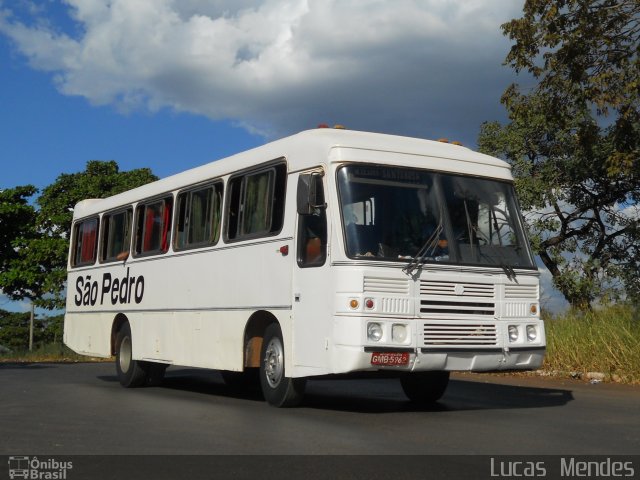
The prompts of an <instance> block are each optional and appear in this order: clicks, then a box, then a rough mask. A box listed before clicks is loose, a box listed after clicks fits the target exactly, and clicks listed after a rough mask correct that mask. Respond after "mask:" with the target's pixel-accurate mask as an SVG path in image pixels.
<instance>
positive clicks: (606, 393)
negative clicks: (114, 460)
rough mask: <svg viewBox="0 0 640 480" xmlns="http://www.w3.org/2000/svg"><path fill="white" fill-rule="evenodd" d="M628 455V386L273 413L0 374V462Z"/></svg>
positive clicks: (164, 389)
mask: <svg viewBox="0 0 640 480" xmlns="http://www.w3.org/2000/svg"><path fill="white" fill-rule="evenodd" d="M638 452H640V388H638V387H628V386H621V385H608V384H598V385H590V384H585V383H582V382H579V381H571V380H567V381H553V380H546V379H538V378H523V377H499V378H494V377H489V376H484V375H483V376H475V375H456V376H454V377H453V379H452V381H451V383H450V385H449V389H448V390H447V393H446V394H445V396H444V397H443V398H442V400H441V401H440V403H439V404H438V405H437V406H436V407H435V408H433V409H420V408H416V407H415V406H414V405H412V404H411V403H409V402H408V401H407V400H406V399H405V397H404V395H403V393H402V390H401V389H400V386H399V384H398V383H397V381H395V380H317V381H309V382H308V384H307V396H306V398H305V402H304V403H303V405H302V406H301V407H299V408H295V409H276V408H273V407H270V406H268V405H267V404H266V403H264V402H263V401H261V400H259V399H257V398H251V397H250V396H247V395H242V394H239V393H236V392H234V391H233V390H231V389H230V388H229V387H227V386H226V385H225V384H224V383H223V381H222V379H221V377H220V375H219V374H218V373H217V372H213V371H207V370H198V369H180V368H177V367H172V368H170V369H169V370H168V371H167V376H166V378H165V382H164V383H163V385H161V386H158V387H148V388H142V389H124V388H122V387H121V386H120V385H119V383H118V382H117V379H116V377H115V368H114V365H113V364H112V363H98V364H90V363H86V364H33V365H15V364H4V365H0V455H15V454H26V453H29V454H33V453H37V454H47V455H77V454H100V455H103V454H137V455H143V454H152V455H164V454H265V455H272V454H281V455H285V454H312V455H315V454H412V455H413V454H487V455H525V454H536V455H562V454H569V455H597V454H599V455H603V454H605V455H606V454H618V455H631V454H636V455H637V454H638Z"/></svg>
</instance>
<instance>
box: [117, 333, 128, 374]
mask: <svg viewBox="0 0 640 480" xmlns="http://www.w3.org/2000/svg"><path fill="white" fill-rule="evenodd" d="M119 362H120V370H122V371H123V372H128V371H129V367H130V366H131V338H129V337H124V338H123V339H122V343H120V357H119Z"/></svg>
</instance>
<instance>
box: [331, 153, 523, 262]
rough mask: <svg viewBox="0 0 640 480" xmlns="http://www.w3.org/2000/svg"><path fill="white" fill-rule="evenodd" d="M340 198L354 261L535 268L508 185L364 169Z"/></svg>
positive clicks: (342, 173)
mask: <svg viewBox="0 0 640 480" xmlns="http://www.w3.org/2000/svg"><path fill="white" fill-rule="evenodd" d="M338 191H339V195H340V202H341V214H342V222H343V228H344V232H345V240H346V249H347V255H348V256H349V257H351V258H358V259H372V260H374V259H375V260H388V261H402V262H407V261H409V262H411V261H414V262H419V263H423V262H424V263H433V262H437V263H447V264H458V265H462V264H464V265H488V266H499V267H522V268H534V267H535V264H534V262H533V258H532V256H531V252H530V250H529V248H528V242H527V240H526V236H525V234H524V231H523V227H522V222H521V217H520V213H519V210H518V207H517V204H516V201H515V194H514V190H513V187H512V185H511V184H509V183H507V182H504V181H498V180H492V179H485V178H476V177H466V176H461V175H453V174H448V173H436V172H430V171H426V170H419V169H410V168H400V167H385V166H378V165H360V164H358V165H347V166H344V167H342V168H341V169H340V170H339V171H338Z"/></svg>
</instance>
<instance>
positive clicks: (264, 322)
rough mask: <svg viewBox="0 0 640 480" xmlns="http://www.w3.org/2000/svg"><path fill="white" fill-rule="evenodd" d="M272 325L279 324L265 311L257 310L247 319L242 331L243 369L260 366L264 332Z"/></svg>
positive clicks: (273, 316)
mask: <svg viewBox="0 0 640 480" xmlns="http://www.w3.org/2000/svg"><path fill="white" fill-rule="evenodd" d="M272 323H277V324H279V323H280V322H278V319H277V318H276V317H275V315H273V314H272V313H271V312H268V311H266V310H258V311H257V312H254V313H253V314H252V315H251V316H250V317H249V320H248V321H247V324H246V326H245V330H244V345H243V351H244V361H243V365H244V367H245V368H256V367H259V366H260V351H261V349H262V341H263V339H264V332H265V330H266V329H267V327H268V326H269V325H271V324H272Z"/></svg>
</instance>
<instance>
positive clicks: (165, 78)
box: [0, 0, 523, 308]
mask: <svg viewBox="0 0 640 480" xmlns="http://www.w3.org/2000/svg"><path fill="white" fill-rule="evenodd" d="M522 3H523V2H520V1H514V0H447V1H443V0H394V1H384V0H153V1H152V0H110V1H106V0H40V1H33V0H11V1H10V0H0V85H1V87H2V88H0V146H1V150H0V162H1V163H2V166H3V174H2V176H1V177H0V188H7V187H13V186H17V185H24V184H33V185H36V186H37V187H39V188H42V187H44V186H46V185H48V184H50V183H52V182H53V181H54V180H55V179H56V177H57V176H58V175H59V174H61V173H72V172H77V171H81V170H83V169H84V166H85V164H86V162H87V161H88V160H116V161H117V162H118V164H119V165H120V168H121V169H122V170H129V169H133V168H139V167H150V168H151V169H152V170H153V172H154V173H155V174H156V175H158V176H160V177H165V176H168V175H171V174H173V173H176V172H179V171H182V170H185V169H187V168H190V167H193V166H197V165H201V164H203V163H206V162H209V161H212V160H215V159H218V158H222V157H225V156H227V155H230V154H233V153H236V152H239V151H242V150H245V149H248V148H251V147H254V146H257V145H259V144H262V143H265V142H267V141H269V140H272V139H275V138H279V137H282V136H286V135H288V134H292V133H296V132H298V131H301V130H305V129H308V128H313V127H315V126H316V125H317V124H319V123H329V124H335V123H340V124H345V125H347V127H349V128H352V129H356V130H370V131H378V132H385V133H397V134H403V135H409V136H417V137H423V138H440V137H447V138H450V139H451V140H459V141H462V142H463V143H464V144H465V145H467V146H470V147H472V148H473V147H474V146H475V141H476V137H477V134H478V131H479V126H480V124H481V122H482V121H485V120H504V118H505V117H504V109H503V107H502V106H501V105H500V103H499V98H500V95H501V93H502V92H503V91H504V89H505V88H506V87H507V85H508V84H509V83H511V82H513V81H518V79H517V78H516V77H515V76H514V74H513V72H511V71H510V70H509V69H508V68H507V67H504V66H502V62H503V60H504V57H505V56H506V54H507V52H508V49H509V42H508V40H507V39H506V38H504V37H503V36H502V34H501V32H500V29H499V26H500V24H502V23H504V22H506V21H508V20H509V19H511V18H514V17H517V16H519V14H520V13H521V9H522ZM8 306H11V305H8V304H7V303H6V302H4V303H3V300H2V297H0V308H7V307H8ZM13 307H15V308H23V306H17V307H16V306H15V305H13Z"/></svg>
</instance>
